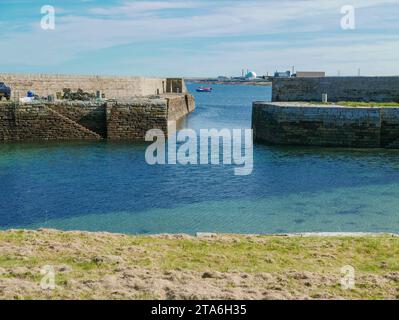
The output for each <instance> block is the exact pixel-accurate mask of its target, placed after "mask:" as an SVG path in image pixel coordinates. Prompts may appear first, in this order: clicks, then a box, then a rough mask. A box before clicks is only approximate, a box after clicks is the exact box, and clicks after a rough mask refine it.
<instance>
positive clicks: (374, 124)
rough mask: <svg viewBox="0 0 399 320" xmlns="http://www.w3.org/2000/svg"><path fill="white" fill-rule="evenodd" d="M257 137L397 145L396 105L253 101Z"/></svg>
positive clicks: (287, 141)
mask: <svg viewBox="0 0 399 320" xmlns="http://www.w3.org/2000/svg"><path fill="white" fill-rule="evenodd" d="M252 119H253V120H252V121H253V122H252V127H253V129H254V138H255V140H256V141H260V142H266V143H270V144H279V145H308V146H327V147H353V148H399V108H377V107H376V108H363V107H341V106H325V105H312V104H306V103H294V102H291V103H290V102H280V103H270V102H254V105H253V117H252Z"/></svg>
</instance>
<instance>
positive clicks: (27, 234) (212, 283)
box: [0, 230, 399, 299]
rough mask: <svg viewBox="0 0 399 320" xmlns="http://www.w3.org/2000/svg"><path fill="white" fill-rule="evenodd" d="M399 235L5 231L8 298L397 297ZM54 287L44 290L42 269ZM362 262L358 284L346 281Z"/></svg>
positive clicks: (0, 246) (4, 290)
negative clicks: (346, 271)
mask: <svg viewBox="0 0 399 320" xmlns="http://www.w3.org/2000/svg"><path fill="white" fill-rule="evenodd" d="M398 256H399V239H398V238H396V237H392V236H389V235H386V236H378V237H371V236H369V237H322V238H320V237H277V236H227V235H225V236H217V237H215V238H209V239H208V238H205V239H202V238H195V237H189V236H184V235H181V236H178V235H176V236H157V237H155V236H154V237H134V236H126V235H116V234H104V233H85V232H58V231H53V230H42V231H38V232H34V231H5V232H0V298H2V299H35V298H45V299H48V298H49V299H67V298H73V299H75V298H77V299H149V298H155V299H332V298H339V299H341V298H342V299H358V298H360V299H382V298H390V299H395V298H399V260H398V259H397V257H398ZM45 265H51V266H52V267H53V268H54V271H55V281H56V288H55V289H54V290H43V289H42V288H41V287H40V285H39V283H40V280H41V278H42V275H41V274H40V271H41V269H42V267H43V266H45ZM345 265H351V266H353V267H354V268H355V271H356V273H355V285H356V287H355V288H354V289H350V290H345V289H343V288H342V287H341V285H340V279H341V277H342V275H341V268H342V267H343V266H345Z"/></svg>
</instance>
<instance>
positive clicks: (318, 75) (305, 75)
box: [293, 71, 326, 78]
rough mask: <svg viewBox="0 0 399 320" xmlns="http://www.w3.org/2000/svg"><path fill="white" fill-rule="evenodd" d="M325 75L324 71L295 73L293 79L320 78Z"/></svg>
mask: <svg viewBox="0 0 399 320" xmlns="http://www.w3.org/2000/svg"><path fill="white" fill-rule="evenodd" d="M325 76H326V73H325V72H324V71H297V73H296V74H294V75H293V77H297V78H321V77H325Z"/></svg>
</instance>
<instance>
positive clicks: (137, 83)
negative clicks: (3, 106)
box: [0, 73, 187, 99]
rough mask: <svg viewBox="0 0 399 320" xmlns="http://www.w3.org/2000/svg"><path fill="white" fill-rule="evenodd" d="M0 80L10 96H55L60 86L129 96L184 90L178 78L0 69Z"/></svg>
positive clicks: (117, 97) (181, 81)
mask: <svg viewBox="0 0 399 320" xmlns="http://www.w3.org/2000/svg"><path fill="white" fill-rule="evenodd" d="M0 82H4V83H5V84H6V85H8V86H9V87H11V90H12V92H11V95H12V96H11V97H12V98H13V99H17V98H19V97H24V96H26V93H27V92H28V91H33V92H34V93H35V94H37V95H38V96H40V97H47V96H49V95H54V96H55V97H56V96H57V93H58V94H60V93H62V91H63V89H64V88H69V89H71V90H72V91H76V90H78V89H82V90H83V91H85V92H90V93H96V92H97V91H101V92H102V93H103V94H104V95H105V98H106V99H132V98H135V97H142V96H149V95H159V94H164V93H168V92H172V93H173V92H175V93H187V89H186V86H185V83H184V80H183V79H182V78H144V77H110V76H83V75H51V74H8V73H0Z"/></svg>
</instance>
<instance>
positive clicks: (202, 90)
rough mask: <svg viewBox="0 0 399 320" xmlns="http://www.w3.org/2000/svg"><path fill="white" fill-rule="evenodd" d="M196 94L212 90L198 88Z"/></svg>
mask: <svg viewBox="0 0 399 320" xmlns="http://www.w3.org/2000/svg"><path fill="white" fill-rule="evenodd" d="M197 92H212V88H203V87H199V88H197Z"/></svg>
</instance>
